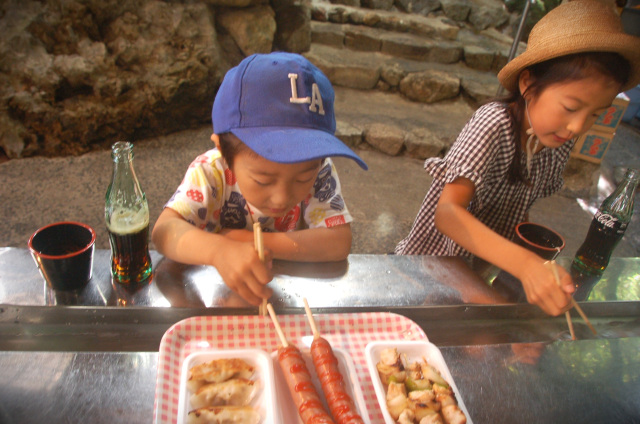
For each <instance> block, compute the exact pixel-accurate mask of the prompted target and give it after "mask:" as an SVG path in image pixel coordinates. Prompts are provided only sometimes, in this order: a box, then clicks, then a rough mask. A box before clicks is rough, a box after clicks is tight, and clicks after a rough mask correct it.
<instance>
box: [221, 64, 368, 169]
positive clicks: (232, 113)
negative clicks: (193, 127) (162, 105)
mask: <svg viewBox="0 0 640 424" xmlns="http://www.w3.org/2000/svg"><path fill="white" fill-rule="evenodd" d="M334 97H335V94H334V92H333V87H332V86H331V82H329V79H328V78H327V77H326V76H325V75H324V74H323V73H322V71H320V69H318V68H317V67H316V66H314V65H313V64H312V63H311V62H309V61H308V60H307V59H305V58H304V57H302V56H301V55H298V54H294V53H284V52H274V53H269V54H253V55H251V56H248V57H246V58H245V59H244V60H242V62H240V64H239V65H238V66H236V67H235V68H232V69H230V70H229V72H227V74H226V75H225V77H224V80H223V81H222V84H221V85H220V88H219V89H218V93H217V94H216V98H215V100H214V102H213V111H212V113H211V118H212V121H213V132H214V133H215V134H223V133H226V132H231V133H232V134H234V135H235V136H236V137H238V138H239V139H240V140H242V142H243V143H244V144H246V145H247V146H249V148H250V149H251V150H253V151H254V152H256V153H257V154H259V155H260V156H262V157H263V158H265V159H268V160H270V161H273V162H279V163H298V162H305V161H309V160H313V159H321V158H324V157H327V156H344V157H347V158H351V159H353V160H354V161H356V162H357V163H358V165H360V167H362V168H363V169H368V167H367V164H366V163H365V162H364V161H363V160H362V159H361V158H360V157H359V156H358V155H356V154H355V153H354V152H353V151H352V150H351V149H350V148H349V147H347V145H345V144H344V143H343V142H342V141H340V140H339V139H338V138H336V137H335V135H334V134H335V131H336V119H335V115H334V112H333V101H334Z"/></svg>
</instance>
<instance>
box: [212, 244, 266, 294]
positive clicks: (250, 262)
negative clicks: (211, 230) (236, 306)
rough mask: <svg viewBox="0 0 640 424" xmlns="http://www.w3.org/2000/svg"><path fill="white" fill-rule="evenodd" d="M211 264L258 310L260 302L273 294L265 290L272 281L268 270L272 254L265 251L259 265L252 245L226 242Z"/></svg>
mask: <svg viewBox="0 0 640 424" xmlns="http://www.w3.org/2000/svg"><path fill="white" fill-rule="evenodd" d="M249 234H250V233H249ZM252 241H253V239H252ZM213 262H214V263H213V264H212V265H213V266H215V267H216V269H217V270H218V273H219V274H220V276H221V277H222V280H223V281H224V282H225V284H226V285H227V286H228V287H229V288H230V289H231V290H232V291H233V292H235V293H238V294H239V295H240V297H242V298H243V299H244V300H246V301H247V302H249V303H250V304H252V305H255V306H258V305H260V304H261V303H262V299H263V298H267V299H268V298H269V297H271V294H272V290H271V289H269V288H268V287H267V286H266V285H267V284H268V283H269V282H270V281H271V280H273V275H272V274H271V271H270V270H269V264H270V263H271V253H270V252H269V251H268V250H267V249H265V263H262V262H261V261H260V258H259V257H258V253H257V252H256V251H255V248H254V247H253V244H251V243H243V242H237V241H234V240H228V244H227V246H225V248H223V249H219V251H218V254H217V255H216V257H215V258H214V260H213Z"/></svg>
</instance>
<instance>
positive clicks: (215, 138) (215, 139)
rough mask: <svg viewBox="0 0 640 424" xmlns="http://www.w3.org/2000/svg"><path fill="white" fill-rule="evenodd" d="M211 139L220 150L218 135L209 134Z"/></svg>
mask: <svg viewBox="0 0 640 424" xmlns="http://www.w3.org/2000/svg"><path fill="white" fill-rule="evenodd" d="M211 141H213V143H214V144H215V145H216V148H217V149H218V150H220V137H218V134H211Z"/></svg>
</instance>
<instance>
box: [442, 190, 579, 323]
mask: <svg viewBox="0 0 640 424" xmlns="http://www.w3.org/2000/svg"><path fill="white" fill-rule="evenodd" d="M474 193H475V186H474V184H473V183H472V182H471V181H470V180H469V179H467V178H458V179H456V180H455V181H453V182H452V183H449V184H446V185H445V186H444V189H443V191H442V195H441V196H440V200H438V204H437V206H436V212H435V225H436V228H437V229H438V231H440V232H441V233H443V234H445V235H446V236H448V237H449V238H451V239H452V240H453V241H455V242H456V243H457V244H459V245H460V246H462V247H463V248H464V249H466V250H468V251H469V252H471V253H473V254H474V255H476V256H478V257H480V258H482V259H484V260H486V261H488V262H490V263H492V264H493V265H495V266H497V267H499V268H500V269H502V270H504V271H506V272H508V273H510V274H511V275H513V276H515V277H516V278H518V279H519V280H520V281H521V282H522V286H523V288H524V290H525V292H526V294H527V300H528V301H529V303H532V304H535V305H538V306H539V307H540V308H541V309H542V310H543V311H545V312H546V313H548V314H550V315H559V314H560V313H562V312H563V311H564V310H565V309H566V308H567V306H568V304H569V296H570V295H569V294H568V293H572V292H573V290H574V289H573V282H572V281H571V277H570V276H569V274H567V272H566V271H565V270H564V269H563V268H562V267H558V272H559V273H560V278H561V283H562V288H560V287H558V285H557V284H556V281H555V278H554V275H553V273H552V272H551V270H550V269H548V268H547V267H546V266H544V265H543V264H544V262H545V260H544V259H542V258H540V257H539V256H538V255H536V254H535V253H533V252H530V251H529V250H527V249H525V248H523V247H520V246H518V245H517V244H515V243H513V242H511V241H510V240H507V239H506V238H504V237H502V236H500V235H499V234H497V233H496V232H494V231H493V230H491V229H490V228H489V227H487V226H486V225H484V224H483V223H482V222H480V221H479V220H478V219H477V218H476V217H474V216H473V215H472V214H471V213H470V212H469V211H468V210H467V207H468V206H469V203H470V202H471V199H472V197H473V194H474Z"/></svg>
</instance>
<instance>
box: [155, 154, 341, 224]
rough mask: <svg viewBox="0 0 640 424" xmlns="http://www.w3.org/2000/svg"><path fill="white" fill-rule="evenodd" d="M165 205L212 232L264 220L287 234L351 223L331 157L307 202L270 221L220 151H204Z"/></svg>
mask: <svg viewBox="0 0 640 424" xmlns="http://www.w3.org/2000/svg"><path fill="white" fill-rule="evenodd" d="M165 207H168V208H171V209H173V210H174V211H176V212H177V213H179V214H180V215H182V217H183V218H184V219H185V220H186V221H188V222H190V223H191V224H193V225H194V226H196V227H198V228H201V229H205V230H207V231H210V232H219V231H220V230H221V229H223V228H227V229H229V228H235V229H243V228H244V229H247V230H252V229H253V223H254V222H260V223H261V226H262V229H263V230H264V231H267V232H269V231H271V232H287V231H295V230H301V229H305V228H319V227H328V228H330V227H334V226H336V225H341V224H346V223H348V222H351V221H352V220H353V219H352V217H351V215H350V214H349V210H348V209H347V206H346V205H345V202H344V200H343V198H342V193H341V188H340V180H339V179H338V174H337V171H336V169H335V166H334V165H333V161H331V159H329V158H327V159H325V160H324V162H323V163H322V165H321V166H320V172H319V173H318V176H317V177H316V181H315V182H314V184H313V187H312V188H311V190H310V191H309V193H308V195H307V196H306V197H305V199H304V200H303V201H302V202H300V203H299V204H298V205H296V206H295V207H294V208H293V209H291V210H290V211H289V212H288V213H287V214H286V215H285V216H283V217H280V218H272V217H269V216H266V215H265V214H264V213H262V212H261V211H260V210H259V209H257V208H256V207H255V206H253V205H251V204H249V203H248V202H247V201H246V200H245V198H244V196H243V195H242V193H241V192H240V188H239V187H238V184H237V181H236V178H235V175H234V173H233V171H231V169H229V167H228V166H227V164H226V162H225V161H224V160H223V159H222V155H221V154H220V151H219V150H218V149H212V150H209V151H208V152H205V153H203V154H202V155H200V156H198V157H197V158H196V159H195V160H194V161H193V162H192V163H191V165H189V169H188V170H187V172H186V174H185V176H184V179H183V180H182V183H181V184H180V186H179V187H178V189H177V190H176V192H175V193H174V194H173V196H172V197H171V199H169V201H168V202H167V203H166V204H165Z"/></svg>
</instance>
